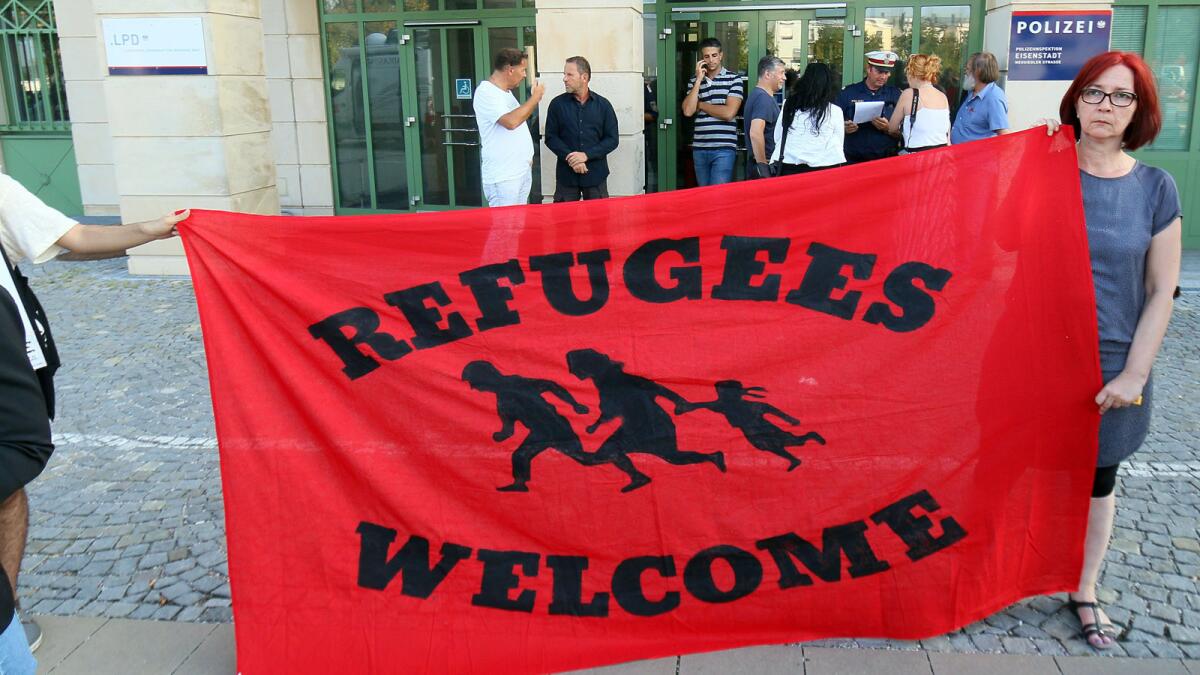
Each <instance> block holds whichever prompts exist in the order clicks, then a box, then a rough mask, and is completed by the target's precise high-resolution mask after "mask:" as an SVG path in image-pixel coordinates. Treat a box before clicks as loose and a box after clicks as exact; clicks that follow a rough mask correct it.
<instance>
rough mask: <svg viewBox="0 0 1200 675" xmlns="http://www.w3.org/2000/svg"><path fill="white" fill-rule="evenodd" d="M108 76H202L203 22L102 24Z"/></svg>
mask: <svg viewBox="0 0 1200 675" xmlns="http://www.w3.org/2000/svg"><path fill="white" fill-rule="evenodd" d="M101 24H102V26H103V30H104V50H105V56H106V57H107V58H108V74H109V75H205V74H207V73H208V58H207V56H206V54H205V49H204V22H203V21H202V20H201V19H200V18H199V17H170V18H158V17H147V18H119V19H104V20H103V21H101Z"/></svg>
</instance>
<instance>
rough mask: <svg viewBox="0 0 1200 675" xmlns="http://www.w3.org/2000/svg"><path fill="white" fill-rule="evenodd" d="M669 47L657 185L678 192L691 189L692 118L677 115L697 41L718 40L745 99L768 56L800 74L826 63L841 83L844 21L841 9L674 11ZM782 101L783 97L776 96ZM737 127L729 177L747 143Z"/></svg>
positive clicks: (738, 168) (738, 172) (737, 172)
mask: <svg viewBox="0 0 1200 675" xmlns="http://www.w3.org/2000/svg"><path fill="white" fill-rule="evenodd" d="M672 19H673V20H672V22H671V27H672V28H671V34H669V35H668V36H667V37H670V38H671V47H672V48H673V53H671V54H669V55H668V56H669V57H670V58H669V59H664V61H665V62H666V63H674V67H673V68H662V69H661V70H660V82H659V93H658V101H659V111H660V112H659V123H658V128H659V133H662V134H666V136H667V138H666V143H665V146H666V148H667V154H666V156H665V157H666V161H664V162H661V163H660V166H659V167H658V168H659V171H660V172H661V175H660V177H659V180H660V187H661V188H665V189H671V188H675V189H679V188H687V187H694V186H695V185H696V177H695V169H694V168H693V163H692V148H691V139H692V129H693V126H694V123H693V119H692V118H688V117H684V116H683V114H682V112H681V111H680V107H681V104H682V102H683V98H684V97H685V96H686V95H687V91H686V89H687V83H688V80H689V79H690V78H691V77H692V75H693V74H694V73H695V72H696V63H697V61H699V58H700V41H701V40H704V39H705V38H708V37H715V38H717V39H718V40H720V41H721V45H722V52H723V54H724V66H725V68H726V69H728V70H732V71H735V72H737V73H738V74H740V75H741V76H742V81H743V83H744V85H745V88H746V94H747V95H749V91H750V88H751V87H754V86H755V83H756V82H757V81H758V73H757V68H758V60H759V59H760V58H761V57H763V56H765V55H767V54H773V55H775V56H778V57H780V58H781V59H783V62H784V63H785V64H787V67H788V69H790V70H795V71H797V72H798V73H799V72H803V70H804V68H805V66H807V65H808V63H809V62H811V61H819V62H822V63H829V64H830V65H831V66H832V67H833V69H834V70H835V71H836V72H837V73H838V75H839V78H841V79H843V80H844V79H845V73H846V71H847V68H846V46H845V42H846V17H845V10H843V9H828V10H773V11H730V12H712V13H694V14H687V13H676V14H675V15H674V16H673V17H672ZM780 100H782V94H780ZM736 123H737V127H738V158H737V161H736V162H735V163H734V179H735V180H741V179H742V178H744V175H743V174H744V172H745V166H746V163H745V151H746V150H745V149H746V142H745V138H744V135H743V132H742V118H741V116H740V115H739V116H738V117H737V119H736Z"/></svg>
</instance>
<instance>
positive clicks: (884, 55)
mask: <svg viewBox="0 0 1200 675" xmlns="http://www.w3.org/2000/svg"><path fill="white" fill-rule="evenodd" d="M899 59H900V57H899V56H897V55H896V52H888V51H873V52H867V63H869V64H871V65H872V66H875V67H876V68H895V67H896V61H897V60H899Z"/></svg>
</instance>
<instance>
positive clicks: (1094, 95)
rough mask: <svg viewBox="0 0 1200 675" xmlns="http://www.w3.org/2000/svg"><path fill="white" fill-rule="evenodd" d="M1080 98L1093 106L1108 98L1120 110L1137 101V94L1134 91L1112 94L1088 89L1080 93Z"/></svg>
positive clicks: (1091, 88)
mask: <svg viewBox="0 0 1200 675" xmlns="http://www.w3.org/2000/svg"><path fill="white" fill-rule="evenodd" d="M1079 98H1080V99H1081V100H1082V101H1083V102H1084V103H1091V104H1092V105H1099V104H1100V103H1101V102H1102V101H1104V99H1106V98H1107V99H1108V100H1109V101H1111V102H1112V104H1113V105H1114V106H1116V107H1118V108H1128V107H1129V106H1131V105H1133V102H1134V101H1136V100H1137V94H1135V93H1133V92H1132V91H1114V92H1112V93H1111V94H1110V93H1108V92H1106V91H1103V90H1100V89H1096V88H1094V87H1088V88H1087V89H1084V90H1083V91H1082V92H1080V94H1079Z"/></svg>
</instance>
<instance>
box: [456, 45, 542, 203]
mask: <svg viewBox="0 0 1200 675" xmlns="http://www.w3.org/2000/svg"><path fill="white" fill-rule="evenodd" d="M528 67H529V63H528V60H527V57H526V56H525V53H524V52H522V51H520V50H518V49H510V48H505V49H501V50H500V51H499V52H496V58H495V59H493V61H492V76H491V77H489V78H488V79H486V80H484V81H483V82H480V83H479V87H478V88H476V89H475V99H474V101H473V104H474V107H475V123H476V124H477V125H478V126H479V145H480V153H479V155H480V164H481V169H482V171H481V173H482V174H483V195H484V197H485V198H486V199H487V203H488V206H512V205H514V204H527V203H529V188H530V187H531V186H532V184H533V135H532V134H531V133H530V132H529V128H528V127H527V126H526V125H525V122H526V120H528V119H529V118H530V117H531V116H532V115H533V113H534V111H535V110H537V106H538V101H540V100H542V94H543V93H545V90H546V88H545V87H544V86H543V85H542V83H541V82H535V83H534V85H533V87H532V88H531V89H530V91H529V99H528V100H526V101H525V102H524V103H518V102H517V97H516V96H513V93H512V90H513V89H515V88H516V87H517V86H518V85H520V84H521V80H524V79H525V72H526V70H527V69H528Z"/></svg>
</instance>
